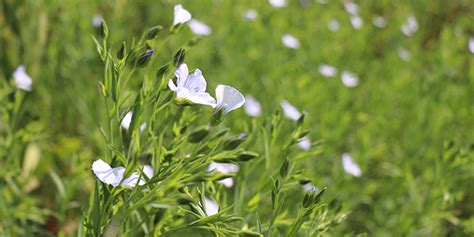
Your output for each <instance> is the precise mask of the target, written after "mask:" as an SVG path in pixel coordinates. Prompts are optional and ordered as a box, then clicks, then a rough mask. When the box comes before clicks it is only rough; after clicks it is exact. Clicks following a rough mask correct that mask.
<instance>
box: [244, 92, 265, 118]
mask: <svg viewBox="0 0 474 237" xmlns="http://www.w3.org/2000/svg"><path fill="white" fill-rule="evenodd" d="M244 110H245V113H247V114H248V115H250V116H252V117H258V116H260V114H262V106H261V105H260V103H259V102H258V100H256V99H255V98H254V97H253V96H250V95H249V96H246V97H245V104H244Z"/></svg>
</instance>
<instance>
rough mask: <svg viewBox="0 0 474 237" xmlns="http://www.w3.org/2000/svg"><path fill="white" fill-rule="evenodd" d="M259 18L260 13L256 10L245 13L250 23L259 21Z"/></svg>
mask: <svg viewBox="0 0 474 237" xmlns="http://www.w3.org/2000/svg"><path fill="white" fill-rule="evenodd" d="M257 17H258V13H257V11H256V10H254V9H249V10H247V11H245V13H244V18H245V19H246V20H248V21H254V20H255V19H257Z"/></svg>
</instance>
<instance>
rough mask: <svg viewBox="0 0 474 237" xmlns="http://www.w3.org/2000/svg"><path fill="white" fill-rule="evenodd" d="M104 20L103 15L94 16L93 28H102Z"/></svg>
mask: <svg viewBox="0 0 474 237" xmlns="http://www.w3.org/2000/svg"><path fill="white" fill-rule="evenodd" d="M103 19H104V18H102V16H101V15H94V16H93V17H92V26H93V27H96V28H98V27H100V26H101V25H102V20H103Z"/></svg>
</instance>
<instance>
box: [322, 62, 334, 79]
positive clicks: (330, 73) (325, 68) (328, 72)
mask: <svg viewBox="0 0 474 237" xmlns="http://www.w3.org/2000/svg"><path fill="white" fill-rule="evenodd" d="M318 71H319V73H321V75H323V76H325V77H335V76H336V75H337V69H336V68H335V67H333V66H331V65H328V64H319V65H318Z"/></svg>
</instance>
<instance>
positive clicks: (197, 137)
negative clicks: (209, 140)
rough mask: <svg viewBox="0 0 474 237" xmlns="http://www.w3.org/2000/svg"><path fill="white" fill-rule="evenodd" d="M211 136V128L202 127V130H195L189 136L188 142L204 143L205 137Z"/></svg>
mask: <svg viewBox="0 0 474 237" xmlns="http://www.w3.org/2000/svg"><path fill="white" fill-rule="evenodd" d="M207 135H209V127H208V126H202V127H200V128H197V129H195V130H194V131H192V132H191V133H190V134H189V136H188V142H190V143H198V142H200V141H202V140H203V139H204V138H205V137H207Z"/></svg>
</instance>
